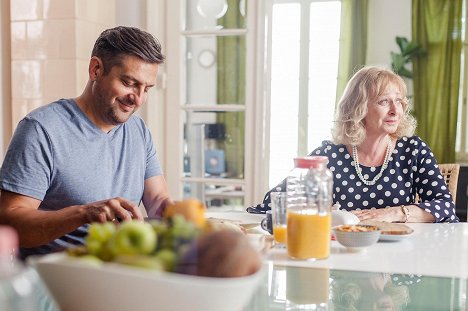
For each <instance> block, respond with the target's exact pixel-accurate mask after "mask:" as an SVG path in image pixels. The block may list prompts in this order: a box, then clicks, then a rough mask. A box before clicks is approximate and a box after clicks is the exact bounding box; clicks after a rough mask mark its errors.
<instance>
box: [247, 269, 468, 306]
mask: <svg viewBox="0 0 468 311" xmlns="http://www.w3.org/2000/svg"><path fill="white" fill-rule="evenodd" d="M467 294H468V287H467V279H466V278H463V277H460V278H459V277H435V276H422V275H411V274H391V273H377V272H359V271H349V270H338V269H328V268H312V267H294V266H287V265H278V264H275V263H274V262H272V261H271V262H269V263H267V264H266V268H265V274H264V281H263V282H262V283H261V285H260V286H259V288H258V290H257V292H256V293H255V294H254V296H253V298H252V300H251V301H250V303H249V305H248V306H247V307H246V308H244V310H245V311H251V310H262V311H263V310H363V311H365V310H425V311H427V310H437V311H443V310H468V302H467Z"/></svg>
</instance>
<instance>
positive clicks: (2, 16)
mask: <svg viewBox="0 0 468 311" xmlns="http://www.w3.org/2000/svg"><path fill="white" fill-rule="evenodd" d="M9 16H10V3H9V1H2V2H1V4H0V25H1V27H0V38H1V40H0V55H1V56H0V72H1V78H2V79H1V80H2V83H1V84H0V103H1V105H0V107H1V109H0V125H1V126H0V163H1V162H3V157H4V153H5V152H6V148H7V146H8V143H9V142H10V137H11V132H12V125H11V104H10V103H11V70H10V58H11V52H10V48H11V46H10V19H9Z"/></svg>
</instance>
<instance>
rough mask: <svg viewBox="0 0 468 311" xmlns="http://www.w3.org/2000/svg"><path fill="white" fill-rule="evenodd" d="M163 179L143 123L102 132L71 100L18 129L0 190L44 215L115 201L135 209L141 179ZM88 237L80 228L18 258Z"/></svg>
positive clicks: (2, 171)
mask: <svg viewBox="0 0 468 311" xmlns="http://www.w3.org/2000/svg"><path fill="white" fill-rule="evenodd" d="M161 174H162V172H161V167H160V164H159V161H158V159H157V157H156V150H155V147H154V144H153V142H152V138H151V134H150V132H149V130H148V129H147V127H146V126H145V124H144V122H143V120H142V119H141V118H139V117H137V116H131V117H130V118H129V120H128V121H127V122H125V123H123V124H120V125H118V126H116V127H115V128H113V129H112V130H111V131H110V132H109V133H104V132H103V131H102V130H101V129H99V128H98V127H97V126H96V125H95V124H94V123H92V122H91V121H90V120H89V119H88V117H87V116H86V115H85V114H84V113H83V112H82V111H81V109H80V108H79V107H78V105H77V104H76V103H75V101H74V100H71V99H61V100H59V101H56V102H53V103H51V104H48V105H46V106H42V107H40V108H38V109H36V110H34V111H32V112H31V113H29V114H28V115H27V116H26V117H25V118H24V119H23V120H21V122H20V123H19V124H18V127H17V129H16V131H15V133H14V135H13V138H12V141H11V142H10V146H9V148H8V151H7V154H6V156H5V159H4V162H3V165H2V168H1V169H0V189H3V190H7V191H11V192H15V193H19V194H22V195H25V196H29V197H32V198H35V199H38V200H41V201H42V203H41V204H40V206H39V210H44V211H54V210H59V209H62V208H64V207H67V206H71V205H81V204H87V203H91V202H95V201H100V200H104V199H110V198H114V197H123V198H126V199H128V200H130V201H132V202H133V203H135V204H137V205H138V204H139V203H140V202H141V199H142V196H143V188H144V181H145V179H147V178H150V177H152V176H157V175H161ZM86 232H87V231H86V226H83V227H80V228H78V229H77V230H76V231H74V232H72V233H70V234H67V235H66V236H63V237H62V238H60V239H57V240H55V241H52V242H51V243H49V244H48V245H44V246H40V247H35V248H30V249H21V252H22V256H23V257H25V256H28V255H30V254H43V253H49V252H52V251H54V250H57V249H62V248H64V247H69V246H71V245H76V244H82V243H83V237H84V236H85V234H86Z"/></svg>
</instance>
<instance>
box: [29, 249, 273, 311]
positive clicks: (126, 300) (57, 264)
mask: <svg viewBox="0 0 468 311" xmlns="http://www.w3.org/2000/svg"><path fill="white" fill-rule="evenodd" d="M29 263H30V264H31V265H32V266H34V267H35V269H36V270H37V271H38V273H39V275H40V276H41V278H42V279H43V280H44V282H45V283H46V285H47V287H48V288H49V290H50V292H51V293H52V295H53V296H54V298H55V299H56V301H57V302H58V304H59V305H60V308H61V310H67V311H78V310H79V311H82V310H86V311H103V310H112V311H128V310H138V311H145V310H152V311H154V310H159V311H166V310H167V311H169V310H171V311H177V310H184V311H185V310H213V311H215V310H216V311H219V310H223V311H239V310H241V309H242V308H243V307H244V306H245V305H246V304H247V303H248V302H249V301H250V299H251V297H252V295H253V294H254V293H255V292H256V289H257V287H258V285H259V284H260V281H261V280H262V278H263V276H264V269H260V270H259V271H258V272H256V273H255V274H253V275H250V276H246V277H238V278H212V277H198V276H190V275H183V274H177V273H168V272H159V271H151V270H144V269H139V268H133V267H127V266H122V265H118V264H104V265H103V266H100V267H98V266H92V265H89V264H84V263H82V262H80V261H79V260H77V259H70V258H69V257H68V256H67V255H66V254H62V253H57V254H51V255H46V256H43V257H36V258H31V259H30V260H29Z"/></svg>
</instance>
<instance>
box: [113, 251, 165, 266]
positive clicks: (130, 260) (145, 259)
mask: <svg viewBox="0 0 468 311" xmlns="http://www.w3.org/2000/svg"><path fill="white" fill-rule="evenodd" d="M113 262H117V263H121V264H124V265H128V266H134V267H138V268H146V269H151V270H164V265H163V263H162V262H161V261H160V260H159V259H158V258H157V257H156V256H146V255H118V256H116V257H115V258H114V260H113Z"/></svg>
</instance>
